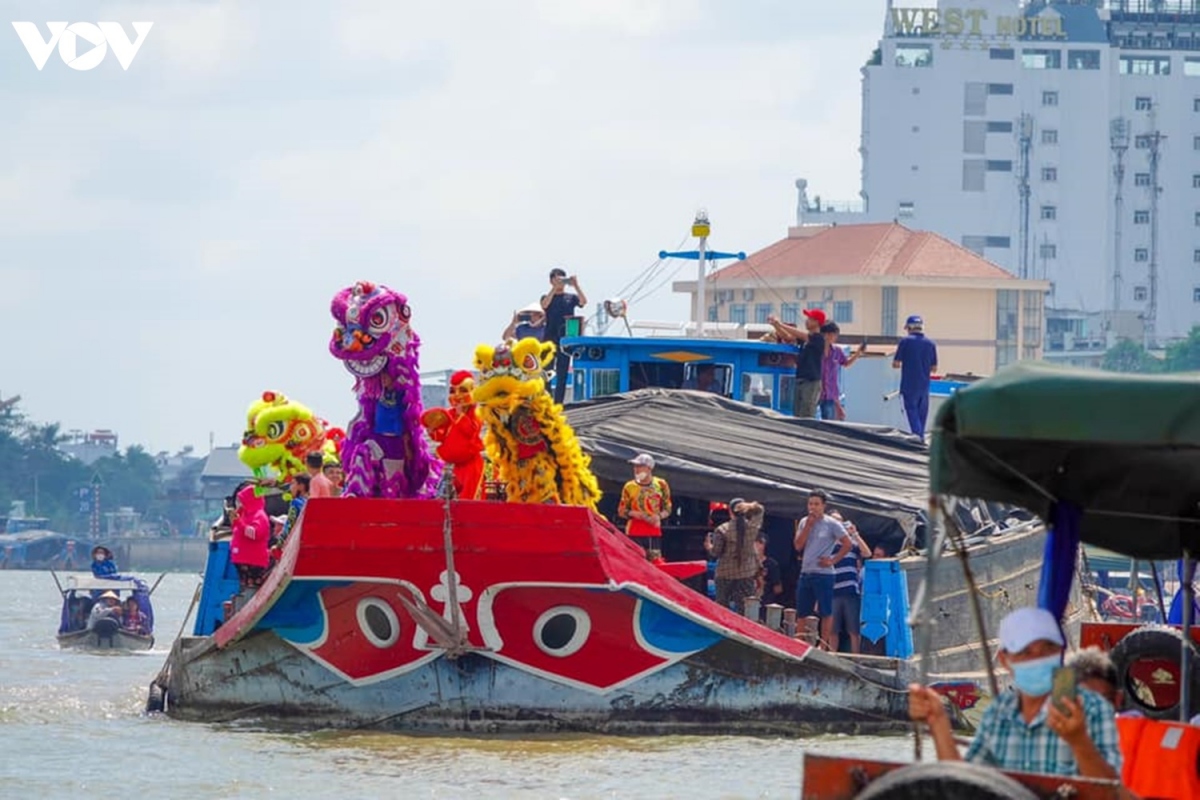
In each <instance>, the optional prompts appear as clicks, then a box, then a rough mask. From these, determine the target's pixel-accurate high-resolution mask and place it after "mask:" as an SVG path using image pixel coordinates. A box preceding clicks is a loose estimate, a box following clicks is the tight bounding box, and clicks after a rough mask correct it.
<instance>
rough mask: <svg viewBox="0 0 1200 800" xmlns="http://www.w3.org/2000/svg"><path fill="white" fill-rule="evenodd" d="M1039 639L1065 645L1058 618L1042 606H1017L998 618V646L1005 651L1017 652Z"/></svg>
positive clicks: (1060, 645)
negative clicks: (1002, 617) (1006, 614)
mask: <svg viewBox="0 0 1200 800" xmlns="http://www.w3.org/2000/svg"><path fill="white" fill-rule="evenodd" d="M1040 641H1047V642H1054V643H1055V644H1056V645H1058V646H1059V647H1065V646H1066V643H1065V642H1064V641H1063V635H1062V629H1061V628H1060V627H1059V626H1058V620H1056V619H1055V618H1054V615H1053V614H1051V613H1050V612H1049V611H1047V610H1045V609H1044V608H1018V609H1016V610H1015V611H1012V612H1010V613H1009V614H1008V616H1006V617H1005V618H1004V619H1002V620H1000V648H1001V649H1002V650H1004V651H1005V652H1006V653H1019V652H1021V651H1022V650H1024V649H1025V648H1026V647H1029V645H1031V644H1033V643H1034V642H1040Z"/></svg>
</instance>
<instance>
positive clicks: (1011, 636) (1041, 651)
mask: <svg viewBox="0 0 1200 800" xmlns="http://www.w3.org/2000/svg"><path fill="white" fill-rule="evenodd" d="M1000 648H1001V649H1000V656H999V658H1000V663H1001V665H1003V666H1004V667H1005V668H1006V669H1008V671H1009V672H1011V673H1012V676H1013V688H1012V689H1010V690H1008V691H1006V692H1002V693H1001V694H1000V696H999V697H998V698H996V699H995V701H993V702H992V704H991V705H990V706H988V709H987V711H985V712H984V714H983V720H982V721H981V722H980V725H979V730H978V732H977V733H976V734H975V738H974V740H972V742H971V746H970V747H969V748H968V749H967V754H966V757H965V760H967V761H974V762H975V763H978V764H985V765H988V766H992V767H996V768H998V769H1003V770H1012V771H1016V772H1037V773H1043V774H1050V775H1068V776H1079V777H1084V778H1098V779H1102V780H1119V779H1120V774H1121V747H1120V741H1119V738H1118V734H1117V726H1116V722H1115V720H1114V719H1113V710H1112V706H1110V705H1109V704H1108V703H1107V702H1106V701H1105V700H1104V699H1103V698H1101V697H1100V695H1098V694H1096V693H1095V692H1093V691H1092V690H1090V689H1088V688H1087V687H1085V686H1082V685H1081V686H1079V687H1078V694H1077V696H1076V698H1075V699H1071V698H1070V697H1064V698H1061V703H1062V707H1061V708H1060V707H1058V705H1056V703H1055V702H1053V701H1052V700H1051V698H1050V695H1051V692H1052V691H1053V688H1054V670H1055V668H1057V667H1059V666H1061V665H1062V659H1063V650H1064V642H1063V636H1062V630H1061V629H1060V628H1059V625H1058V621H1057V620H1056V619H1054V615H1052V614H1051V613H1050V612H1048V611H1045V610H1043V609H1040V608H1018V609H1016V610H1015V611H1013V612H1011V613H1009V614H1008V616H1006V617H1005V618H1004V619H1003V620H1002V621H1001V622H1000ZM908 711H909V715H910V716H911V717H912V718H913V719H914V720H919V721H923V722H925V723H926V724H927V725H928V726H929V733H930V735H931V736H932V737H933V741H934V744H935V746H936V747H937V755H938V759H939V760H941V761H961V760H963V758H964V757H963V756H962V755H960V754H959V752H958V746H957V745H956V744H955V743H954V736H953V734H952V732H951V730H950V721H949V718H948V717H947V715H946V707H945V706H944V705H943V703H942V698H941V695H939V694H938V693H937V692H934V691H933V690H932V689H930V688H928V687H925V686H918V685H916V684H913V685H912V686H910V687H909V693H908Z"/></svg>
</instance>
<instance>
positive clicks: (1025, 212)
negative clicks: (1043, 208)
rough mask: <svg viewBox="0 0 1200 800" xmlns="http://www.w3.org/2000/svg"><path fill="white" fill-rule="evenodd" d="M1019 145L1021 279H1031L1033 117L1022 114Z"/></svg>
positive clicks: (1018, 185) (1018, 186) (1019, 127)
mask: <svg viewBox="0 0 1200 800" xmlns="http://www.w3.org/2000/svg"><path fill="white" fill-rule="evenodd" d="M1017 143H1018V152H1019V153H1020V161H1021V164H1020V166H1021V171H1020V173H1018V178H1017V190H1018V193H1019V196H1020V199H1021V278H1022V279H1027V278H1028V277H1029V198H1030V195H1031V194H1032V192H1031V191H1030V189H1029V160H1030V151H1032V149H1033V115H1031V114H1022V115H1021V117H1020V119H1018V120H1017Z"/></svg>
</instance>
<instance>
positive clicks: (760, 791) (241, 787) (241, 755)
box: [0, 571, 928, 800]
mask: <svg viewBox="0 0 1200 800" xmlns="http://www.w3.org/2000/svg"><path fill="white" fill-rule="evenodd" d="M198 583H199V579H198V577H197V576H195V575H190V574H171V575H167V577H166V578H165V579H163V582H162V584H161V585H160V586H159V588H158V590H157V591H156V592H155V594H154V610H155V628H156V635H157V637H158V639H159V642H160V644H159V645H158V646H157V647H156V649H155V650H153V651H151V652H149V653H138V654H111V655H110V654H91V653H84V652H72V651H64V650H59V649H58V644H57V642H56V641H55V638H54V634H55V631H56V629H57V627H58V614H59V608H60V602H59V599H58V592H57V590H56V588H55V586H54V581H53V580H52V578H51V576H50V575H49V573H45V572H17V571H0V609H3V612H2V613H0V797H36V798H71V799H72V800H79V798H81V797H83V796H86V795H88V794H89V793H94V794H96V795H97V796H105V795H114V794H115V795H117V796H121V797H134V798H152V797H176V798H258V797H286V798H337V800H352V799H354V798H372V800H373V799H374V798H382V797H403V798H405V800H410V799H415V798H466V797H469V798H472V799H473V800H477V799H479V798H508V797H512V798H517V797H520V798H523V799H524V798H529V800H535V799H539V798H547V799H548V800H563V799H565V798H571V799H572V800H574V799H575V798H676V797H678V798H688V800H701V798H796V797H798V796H799V791H800V775H801V765H802V761H803V759H802V756H803V754H804V753H805V752H814V753H830V754H839V755H856V754H858V755H865V756H872V757H878V758H886V759H891V760H898V761H908V760H911V758H912V752H913V746H912V739H911V737H907V738H906V737H892V738H879V737H864V736H859V737H850V736H828V737H819V738H810V739H750V738H737V737H682V736H681V737H653V738H614V737H555V738H544V739H538V740H533V741H530V740H513V739H466V738H431V737H413V736H403V735H399V734H390V733H389V734H380V733H357V732H355V733H347V732H321V733H308V734H295V733H287V734H284V733H278V732H271V731H264V730H253V729H246V728H232V727H225V726H218V725H198V724H194V723H182V722H175V721H173V720H170V719H168V718H166V717H163V716H161V715H154V716H145V715H144V714H143V713H142V709H143V706H144V704H145V699H146V687H147V686H148V685H149V683H150V681H151V679H152V678H153V677H154V675H155V674H157V672H158V670H159V669H160V668H161V666H162V664H163V660H164V659H165V658H166V655H167V651H168V650H169V649H170V642H171V640H172V639H173V638H174V637H175V635H176V634H177V633H178V631H179V630H180V626H181V624H182V623H183V615H184V614H185V613H186V612H187V608H188V604H189V602H190V601H191V598H192V594H193V592H194V591H195V588H196V586H197V584H198ZM926 749H928V747H927V748H926Z"/></svg>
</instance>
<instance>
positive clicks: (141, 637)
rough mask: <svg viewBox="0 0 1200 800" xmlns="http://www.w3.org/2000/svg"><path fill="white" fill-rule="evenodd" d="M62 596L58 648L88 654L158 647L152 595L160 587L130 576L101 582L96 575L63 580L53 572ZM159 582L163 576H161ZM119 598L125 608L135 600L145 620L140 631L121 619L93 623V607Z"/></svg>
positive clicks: (73, 576)
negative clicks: (104, 599) (105, 597)
mask: <svg viewBox="0 0 1200 800" xmlns="http://www.w3.org/2000/svg"><path fill="white" fill-rule="evenodd" d="M50 574H51V576H53V578H54V582H55V584H56V585H57V586H58V591H59V594H61V595H62V612H61V614H60V616H59V625H58V646H59V647H62V648H77V649H86V650H150V649H152V648H153V647H154V607H153V606H152V605H151V602H150V595H151V594H152V593H153V591H154V588H155V587H157V586H158V582H157V581H156V582H155V584H154V587H149V588H148V587H147V586H146V583H145V581H142V580H141V579H139V578H134V577H129V576H115V577H111V578H99V577H96V576H94V575H67V576H65V577H64V578H63V579H62V580H59V576H58V574H57V573H55V572H54V571H51V573H50ZM158 580H159V581H161V580H162V576H159V579H158ZM110 592H111V593H112V594H115V595H116V596H117V599H118V601H119V602H120V604H121V607H122V608H124V606H125V603H126V601H127V600H128V599H129V598H133V599H134V600H135V601H136V602H137V605H138V610H139V612H140V613H141V615H142V617H143V624H141V625H140V626H138V627H137V628H131V627H127V626H126V625H125V624H124V621H123V620H122V619H121V618H120V617H115V616H113V617H108V616H106V617H103V618H100V619H96V620H92V619H90V617H91V612H92V608H93V606H94V605H95V604H96V603H98V602H100V601H101V600H100V598H101V595H105V594H108V593H110Z"/></svg>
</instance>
